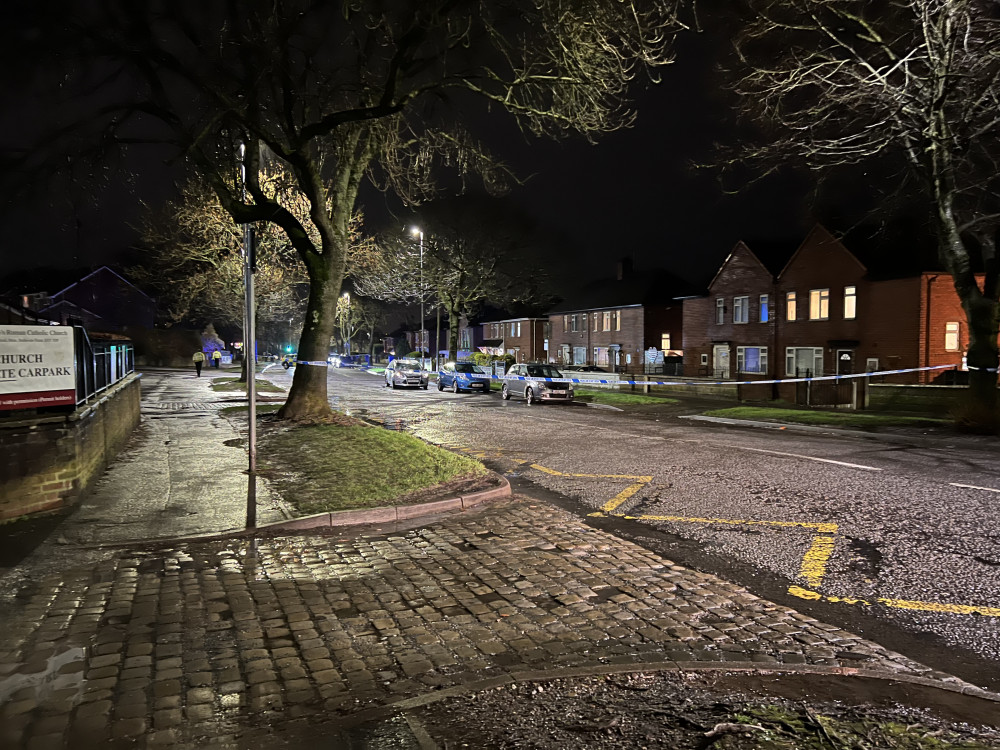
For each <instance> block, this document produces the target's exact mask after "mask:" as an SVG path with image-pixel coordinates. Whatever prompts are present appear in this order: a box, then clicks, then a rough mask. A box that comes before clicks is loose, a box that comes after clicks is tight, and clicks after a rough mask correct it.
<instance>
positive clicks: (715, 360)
mask: <svg viewBox="0 0 1000 750" xmlns="http://www.w3.org/2000/svg"><path fill="white" fill-rule="evenodd" d="M712 371H713V373H714V377H717V378H721V379H725V378H728V377H729V344H716V345H715V346H713V347H712Z"/></svg>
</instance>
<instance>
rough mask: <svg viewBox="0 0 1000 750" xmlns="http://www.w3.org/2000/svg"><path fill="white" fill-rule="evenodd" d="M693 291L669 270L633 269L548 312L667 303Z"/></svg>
mask: <svg viewBox="0 0 1000 750" xmlns="http://www.w3.org/2000/svg"><path fill="white" fill-rule="evenodd" d="M693 293H694V289H693V287H692V285H691V284H690V283H688V282H687V281H685V280H684V279H682V278H680V277H679V276H676V275H674V274H672V273H670V272H669V271H664V270H662V269H657V270H653V271H647V272H643V273H639V272H633V273H632V274H630V275H628V276H626V277H625V278H624V279H621V280H619V279H602V280H599V281H595V282H592V283H590V284H587V285H586V286H584V287H582V288H581V289H580V290H579V292H578V293H576V294H572V295H571V296H570V297H568V298H567V299H565V300H563V301H562V302H560V303H558V304H556V305H554V306H553V307H551V308H550V309H549V314H550V315H559V314H563V313H572V312H583V311H587V310H603V309H607V308H611V307H639V306H650V305H669V304H670V303H671V302H672V301H674V300H676V299H678V298H680V297H685V296H690V295H691V294H693Z"/></svg>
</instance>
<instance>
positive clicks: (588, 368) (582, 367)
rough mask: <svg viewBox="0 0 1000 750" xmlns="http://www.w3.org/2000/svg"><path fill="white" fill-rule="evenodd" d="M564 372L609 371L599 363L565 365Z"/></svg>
mask: <svg viewBox="0 0 1000 750" xmlns="http://www.w3.org/2000/svg"><path fill="white" fill-rule="evenodd" d="M562 371H563V372H607V370H605V369H604V368H603V367H598V366H597V365H563V368H562Z"/></svg>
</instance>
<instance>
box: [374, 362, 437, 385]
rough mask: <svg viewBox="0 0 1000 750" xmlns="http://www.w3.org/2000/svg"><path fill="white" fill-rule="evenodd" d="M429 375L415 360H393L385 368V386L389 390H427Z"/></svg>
mask: <svg viewBox="0 0 1000 750" xmlns="http://www.w3.org/2000/svg"><path fill="white" fill-rule="evenodd" d="M429 377H430V373H429V372H427V370H425V369H424V368H422V367H421V366H420V363H419V362H417V360H415V359H394V360H392V362H390V363H389V364H387V365H386V366H385V384H386V385H387V386H389V387H390V388H399V387H402V386H407V387H409V388H423V389H424V390H425V391H426V390H427V381H428V379H429Z"/></svg>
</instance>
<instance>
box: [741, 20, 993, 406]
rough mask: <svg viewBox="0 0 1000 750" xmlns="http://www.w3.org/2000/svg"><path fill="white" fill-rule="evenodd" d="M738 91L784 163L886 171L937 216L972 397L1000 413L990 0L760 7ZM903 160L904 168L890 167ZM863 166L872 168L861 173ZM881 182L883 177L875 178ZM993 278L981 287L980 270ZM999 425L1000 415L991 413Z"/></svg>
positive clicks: (768, 152) (774, 156)
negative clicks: (964, 326)
mask: <svg viewBox="0 0 1000 750" xmlns="http://www.w3.org/2000/svg"><path fill="white" fill-rule="evenodd" d="M749 4H750V6H751V8H752V10H753V13H754V20H753V21H752V23H750V24H749V25H747V26H746V27H745V29H744V31H743V33H742V35H741V36H740V38H739V41H738V45H737V49H738V52H739V58H740V61H741V63H742V66H743V67H742V69H741V70H740V78H739V81H738V83H737V85H736V90H737V92H738V93H739V94H740V95H741V97H742V99H743V102H744V105H745V111H746V112H747V113H749V114H750V115H752V116H753V117H755V118H756V119H757V120H758V121H760V122H762V123H766V124H767V125H768V126H769V127H770V128H771V131H769V132H768V137H769V138H773V140H770V142H769V143H767V144H766V145H763V146H761V145H747V146H746V148H745V150H744V154H743V155H744V156H745V157H749V158H750V159H757V160H764V161H766V162H769V163H770V164H771V166H773V167H776V166H778V165H781V164H783V163H785V164H787V163H789V162H792V163H798V164H805V165H806V166H808V167H810V168H812V169H814V170H820V171H829V170H833V169H837V168H840V167H847V168H855V169H857V170H858V171H859V172H862V173H863V174H864V175H865V176H868V174H869V171H868V170H869V168H872V167H877V168H876V169H871V170H870V171H871V173H872V174H875V173H879V172H884V173H885V174H886V175H887V176H889V179H890V180H891V181H893V182H894V183H895V188H896V189H898V190H907V189H909V188H915V189H916V191H918V193H919V195H921V196H922V197H923V199H924V200H927V201H928V204H929V205H931V206H932V207H933V210H932V215H931V216H930V217H929V219H930V222H929V223H930V224H931V225H932V226H933V227H934V229H935V231H936V242H937V248H938V255H939V258H940V262H941V263H942V264H943V265H944V267H945V268H946V269H947V270H948V272H949V273H950V274H951V276H952V278H953V280H954V284H955V289H956V291H957V292H958V296H959V299H960V300H961V302H962V306H963V308H964V310H965V314H966V317H967V320H968V324H969V339H970V343H969V350H968V365H969V369H970V370H971V372H970V394H971V396H972V398H973V400H974V402H975V403H976V404H977V408H978V409H979V410H981V412H982V414H983V415H984V416H985V415H995V414H996V410H997V394H996V390H997V388H996V386H997V363H998V350H997V334H998V330H997V327H998V319H1000V307H998V296H1000V263H998V259H997V255H996V235H997V229H998V227H1000V192H998V188H1000V13H998V6H997V3H996V2H992V1H990V0H888V1H887V2H883V3H859V2H855V1H853V0H750V3H749ZM893 163H894V164H896V165H901V168H897V169H894V170H890V169H885V166H886V165H891V164H893ZM859 168H860V169H859ZM868 179H871V177H868ZM977 265H978V266H980V267H981V268H982V270H983V271H984V273H985V276H984V278H985V280H984V282H983V283H979V282H978V281H977V278H976V273H975V269H976V266H977ZM985 418H986V419H988V418H989V417H988V416H987V417H985Z"/></svg>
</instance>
